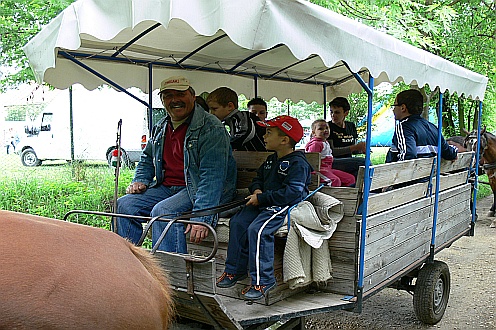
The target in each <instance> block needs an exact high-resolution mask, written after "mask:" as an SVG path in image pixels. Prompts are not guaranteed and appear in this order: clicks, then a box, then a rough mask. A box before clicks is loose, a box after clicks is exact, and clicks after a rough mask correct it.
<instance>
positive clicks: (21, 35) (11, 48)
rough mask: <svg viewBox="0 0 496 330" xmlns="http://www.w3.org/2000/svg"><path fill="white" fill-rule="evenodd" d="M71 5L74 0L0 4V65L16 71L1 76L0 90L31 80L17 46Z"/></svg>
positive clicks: (24, 0) (18, 0) (8, 0)
mask: <svg viewBox="0 0 496 330" xmlns="http://www.w3.org/2000/svg"><path fill="white" fill-rule="evenodd" d="M72 2H74V0H50V1H48V0H2V1H0V50H1V51H0V66H6V67H11V68H15V69H16V70H15V72H14V73H12V74H9V75H6V76H5V77H2V80H0V89H4V88H5V87H7V86H9V85H10V86H16V85H18V84H19V83H21V82H27V81H32V80H34V75H33V72H32V71H31V69H30V68H29V66H28V63H27V58H26V55H25V54H24V52H23V51H22V49H21V47H22V46H23V45H25V44H26V43H27V42H28V41H29V39H31V38H32V37H33V36H34V35H36V33H38V32H39V31H40V30H41V28H42V27H43V25H46V24H47V23H48V22H49V21H50V20H51V19H52V18H54V17H55V16H56V15H57V14H58V13H60V12H61V11H62V10H63V9H64V8H66V7H67V6H69V5H70V4H71V3H72Z"/></svg>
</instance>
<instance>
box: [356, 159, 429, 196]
mask: <svg viewBox="0 0 496 330" xmlns="http://www.w3.org/2000/svg"><path fill="white" fill-rule="evenodd" d="M433 161H434V158H418V159H411V160H405V161H402V162H395V163H387V164H379V165H375V166H371V168H373V170H374V174H373V178H372V182H371V187H370V190H375V189H380V188H383V187H388V186H392V185H396V184H400V183H404V182H408V181H412V180H416V179H420V178H424V177H428V176H429V175H430V173H431V169H432V164H433ZM359 188H360V189H361V190H363V185H362V186H360V187H359Z"/></svg>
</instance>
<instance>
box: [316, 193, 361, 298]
mask: <svg viewBox="0 0 496 330" xmlns="http://www.w3.org/2000/svg"><path fill="white" fill-rule="evenodd" d="M321 192H323V193H325V194H328V195H330V196H333V197H334V198H337V199H338V200H340V201H341V202H343V204H344V217H343V219H341V221H340V222H339V223H338V226H337V228H336V231H335V232H334V234H333V235H332V237H331V238H330V239H329V249H330V254H331V264H332V279H331V280H330V281H329V282H328V283H327V286H326V287H325V288H324V290H325V291H328V292H334V293H339V294H344V295H355V294H356V292H355V291H356V283H357V271H358V269H357V265H358V253H357V252H358V237H359V236H358V230H359V225H358V224H359V222H360V221H361V217H359V216H356V215H355V214H356V209H357V207H358V201H359V196H360V191H359V189H358V188H348V187H346V188H344V187H324V188H322V190H321Z"/></svg>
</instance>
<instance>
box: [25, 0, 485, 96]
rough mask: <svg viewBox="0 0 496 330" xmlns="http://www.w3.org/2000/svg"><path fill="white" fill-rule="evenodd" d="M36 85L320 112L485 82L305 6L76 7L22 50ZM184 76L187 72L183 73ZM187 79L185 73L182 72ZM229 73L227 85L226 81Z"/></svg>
mask: <svg viewBox="0 0 496 330" xmlns="http://www.w3.org/2000/svg"><path fill="white" fill-rule="evenodd" d="M24 51H25V52H26V54H27V56H28V58H29V61H30V65H31V67H32V68H33V70H34V72H35V75H36V78H37V80H38V81H39V82H41V81H45V82H47V83H49V84H51V85H53V86H55V87H57V88H67V87H69V86H70V85H72V84H74V83H81V84H82V85H84V86H85V87H86V88H88V89H94V88H96V87H97V86H100V85H102V84H103V83H104V81H103V80H102V79H101V78H99V77H97V76H96V75H94V74H92V73H90V72H88V71H86V70H85V69H83V68H82V67H81V66H78V65H77V64H75V63H74V62H73V61H71V60H70V59H71V58H75V59H77V60H79V61H81V62H82V63H84V64H85V65H87V66H88V67H89V68H91V69H94V70H96V71H97V72H99V73H101V74H102V75H104V76H106V77H108V78H109V79H111V80H112V81H114V82H116V83H117V84H119V85H120V86H122V87H124V88H128V87H133V86H135V87H139V88H140V89H142V90H143V91H144V92H146V93H148V91H149V89H150V88H149V76H148V73H149V68H148V65H149V64H152V65H153V72H152V88H151V89H152V90H154V89H157V88H158V86H159V84H160V81H161V80H163V79H165V78H167V77H168V76H172V75H179V74H180V75H184V76H186V77H188V78H189V79H190V80H191V82H192V85H193V87H194V88H195V90H196V91H197V92H198V93H200V92H203V91H212V90H213V89H215V88H217V87H219V86H228V87H230V88H232V89H234V90H235V91H236V92H238V93H239V94H241V93H242V94H245V95H246V96H247V97H248V98H250V97H253V96H254V93H255V87H254V86H255V83H254V81H255V79H256V84H257V86H258V87H257V88H258V93H257V94H258V95H259V96H261V97H264V98H266V99H268V98H271V97H273V96H275V97H277V98H278V99H280V100H284V99H287V98H289V99H292V100H294V101H298V100H300V99H301V100H305V101H307V102H309V101H317V102H319V103H322V102H323V101H324V100H323V96H322V95H323V90H324V87H323V86H325V88H326V93H327V98H328V99H330V98H332V97H334V96H338V95H339V96H346V95H348V94H349V93H351V92H356V91H360V90H361V87H360V85H359V84H358V83H357V82H356V80H355V79H354V78H353V76H352V74H351V73H350V70H351V72H355V73H360V75H361V76H362V77H363V78H364V80H365V81H368V75H369V74H370V75H372V76H373V77H374V78H375V85H378V84H379V83H381V82H384V81H388V82H397V81H400V80H403V81H404V82H406V83H407V84H417V85H419V86H423V85H425V84H428V85H429V86H430V87H431V88H435V87H440V89H441V91H445V90H449V91H451V92H457V93H459V94H462V93H464V94H465V95H466V96H467V97H472V98H478V99H480V100H482V99H483V98H484V91H485V89H486V85H487V78H486V77H484V76H482V75H480V74H477V73H474V72H471V71H469V70H467V69H464V68H462V67H460V66H458V65H456V64H454V63H452V62H449V61H447V60H444V59H442V58H440V57H438V56H435V55H432V54H431V53H428V52H425V51H423V50H420V49H418V48H415V47H413V46H411V45H408V44H406V43H404V42H401V41H399V40H397V39H395V38H393V37H391V36H388V35H387V34H385V33H382V32H379V31H376V30H374V29H372V28H370V27H368V26H365V25H363V24H360V23H359V22H356V21H353V20H351V19H349V18H346V17H344V16H341V15H338V14H336V13H334V12H331V11H329V10H327V9H324V8H322V7H319V6H316V5H313V4H311V3H309V2H307V1H302V0H209V1H205V0H79V1H77V2H75V3H73V4H72V5H70V6H69V7H68V8H67V9H65V10H64V11H63V12H62V13H61V14H60V15H59V16H57V17H56V18H55V19H54V20H53V21H52V22H50V24H48V25H47V26H46V27H44V28H43V29H42V31H41V32H40V33H38V34H37V35H36V36H35V37H34V38H33V39H32V40H31V41H30V42H29V43H28V44H27V45H26V46H25V47H24ZM179 70H181V71H179ZM184 70H187V71H184ZM219 74H222V76H219Z"/></svg>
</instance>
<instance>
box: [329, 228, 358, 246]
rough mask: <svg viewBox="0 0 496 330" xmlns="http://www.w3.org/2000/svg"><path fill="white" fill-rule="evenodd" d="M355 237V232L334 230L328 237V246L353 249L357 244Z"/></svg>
mask: <svg viewBox="0 0 496 330" xmlns="http://www.w3.org/2000/svg"><path fill="white" fill-rule="evenodd" d="M356 241H357V237H356V235H355V233H349V232H334V234H332V236H331V238H330V239H329V246H330V247H331V249H332V248H343V249H349V250H355V248H356V246H357V242H356Z"/></svg>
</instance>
